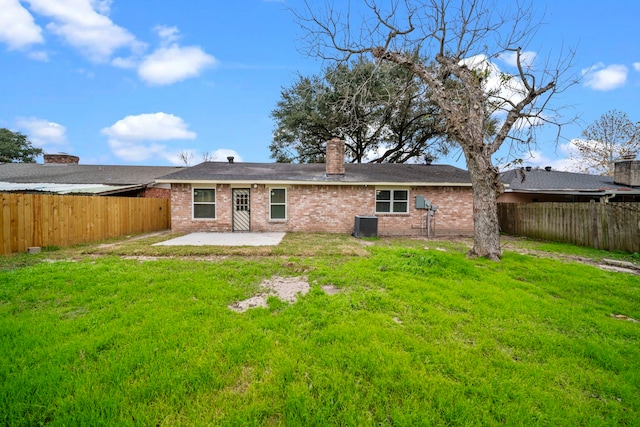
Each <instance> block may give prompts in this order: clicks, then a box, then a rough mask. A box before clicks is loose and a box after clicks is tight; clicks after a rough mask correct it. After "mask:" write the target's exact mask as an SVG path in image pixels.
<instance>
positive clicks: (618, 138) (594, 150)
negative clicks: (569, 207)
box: [570, 110, 640, 175]
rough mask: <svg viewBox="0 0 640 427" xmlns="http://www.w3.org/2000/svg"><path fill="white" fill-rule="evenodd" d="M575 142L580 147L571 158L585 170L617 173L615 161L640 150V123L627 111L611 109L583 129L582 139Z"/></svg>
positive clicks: (572, 142) (580, 168)
mask: <svg viewBox="0 0 640 427" xmlns="http://www.w3.org/2000/svg"><path fill="white" fill-rule="evenodd" d="M571 144H572V145H573V146H575V147H576V148H577V151H576V152H574V153H572V154H571V156H570V158H571V159H572V160H574V161H575V164H576V165H579V166H578V169H579V170H580V171H582V172H587V173H597V174H600V175H613V164H614V162H615V161H616V160H617V159H619V158H621V157H626V156H629V157H632V158H633V157H635V156H636V155H637V154H638V152H640V123H633V122H632V121H631V120H629V116H627V113H624V112H622V111H618V110H611V111H608V112H606V113H605V114H603V115H602V116H600V118H599V119H598V120H596V121H594V122H593V123H592V124H590V125H589V126H587V127H586V128H585V129H584V130H583V131H582V139H575V140H573V141H571Z"/></svg>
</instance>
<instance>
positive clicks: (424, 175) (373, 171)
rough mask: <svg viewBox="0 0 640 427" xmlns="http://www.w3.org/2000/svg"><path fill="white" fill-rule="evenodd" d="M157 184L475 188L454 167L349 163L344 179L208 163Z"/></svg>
mask: <svg viewBox="0 0 640 427" xmlns="http://www.w3.org/2000/svg"><path fill="white" fill-rule="evenodd" d="M156 182H158V183H192V184H198V183H207V182H216V183H245V184H253V183H268V184H330V185H352V184H370V185H373V184H375V185H385V184H387V185H400V184H401V185H420V186H424V185H438V186H442V185H447V186H471V178H470V176H469V172H467V171H465V170H463V169H459V168H456V167H454V166H449V165H424V164H420V165H419V164H399V163H347V164H345V174H344V175H327V174H326V167H325V164H324V163H309V164H299V163H224V162H205V163H201V164H199V165H196V166H193V167H191V168H187V169H183V170H181V171H178V172H175V173H173V174H170V175H167V176H163V177H161V178H158V179H157V180H156Z"/></svg>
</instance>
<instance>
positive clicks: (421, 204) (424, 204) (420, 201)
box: [416, 196, 431, 209]
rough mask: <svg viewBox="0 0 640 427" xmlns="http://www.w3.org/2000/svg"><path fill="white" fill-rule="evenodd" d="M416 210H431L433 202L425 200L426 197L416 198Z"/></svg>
mask: <svg viewBox="0 0 640 427" xmlns="http://www.w3.org/2000/svg"><path fill="white" fill-rule="evenodd" d="M416 209H431V200H425V199H424V196H416Z"/></svg>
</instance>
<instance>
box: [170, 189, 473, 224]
mask: <svg viewBox="0 0 640 427" xmlns="http://www.w3.org/2000/svg"><path fill="white" fill-rule="evenodd" d="M210 188H211V187H210ZM273 188H282V187H273ZM286 188H287V219H286V220H274V221H271V220H269V190H270V189H271V187H269V186H265V185H258V186H257V188H251V196H250V200H251V231H305V232H329V233H351V232H352V231H353V224H354V217H355V216H356V215H375V216H377V217H378V234H379V235H380V236H398V235H419V234H423V233H424V230H422V229H421V224H423V223H424V222H423V215H424V214H425V213H426V211H424V210H419V209H415V196H418V195H420V196H424V197H425V199H429V200H431V201H432V202H433V203H434V204H436V205H438V211H437V214H436V217H435V231H436V235H443V234H468V233H471V232H472V231H473V216H472V215H473V205H472V204H473V197H472V193H471V188H470V187H466V188H459V187H413V188H411V189H410V191H409V213H408V214H376V213H375V190H376V189H375V187H373V186H367V187H365V186H349V185H291V186H287V187H286ZM191 192H192V189H191V186H190V185H188V184H187V185H185V184H173V185H172V197H171V218H172V219H171V224H172V229H173V230H174V231H176V232H194V231H232V224H233V222H232V209H231V187H230V186H229V185H217V186H216V215H217V218H216V219H214V220H202V219H197V220H194V219H192V213H191V209H192V207H191V201H192V196H191Z"/></svg>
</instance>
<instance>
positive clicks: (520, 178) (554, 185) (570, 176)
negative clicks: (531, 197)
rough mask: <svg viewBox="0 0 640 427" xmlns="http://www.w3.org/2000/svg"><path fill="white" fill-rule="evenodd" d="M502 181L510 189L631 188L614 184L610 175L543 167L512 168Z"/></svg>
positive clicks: (587, 189)
mask: <svg viewBox="0 0 640 427" xmlns="http://www.w3.org/2000/svg"><path fill="white" fill-rule="evenodd" d="M502 182H504V183H507V184H509V189H510V190H512V191H514V190H515V191H517V190H522V191H550V190H554V191H606V190H618V189H630V188H631V187H628V186H626V185H621V184H615V183H614V182H613V177H611V176H600V175H588V174H584V173H574V172H562V171H554V170H550V171H547V170H545V169H532V170H530V171H526V170H524V169H513V170H510V171H507V172H505V173H503V174H502Z"/></svg>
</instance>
